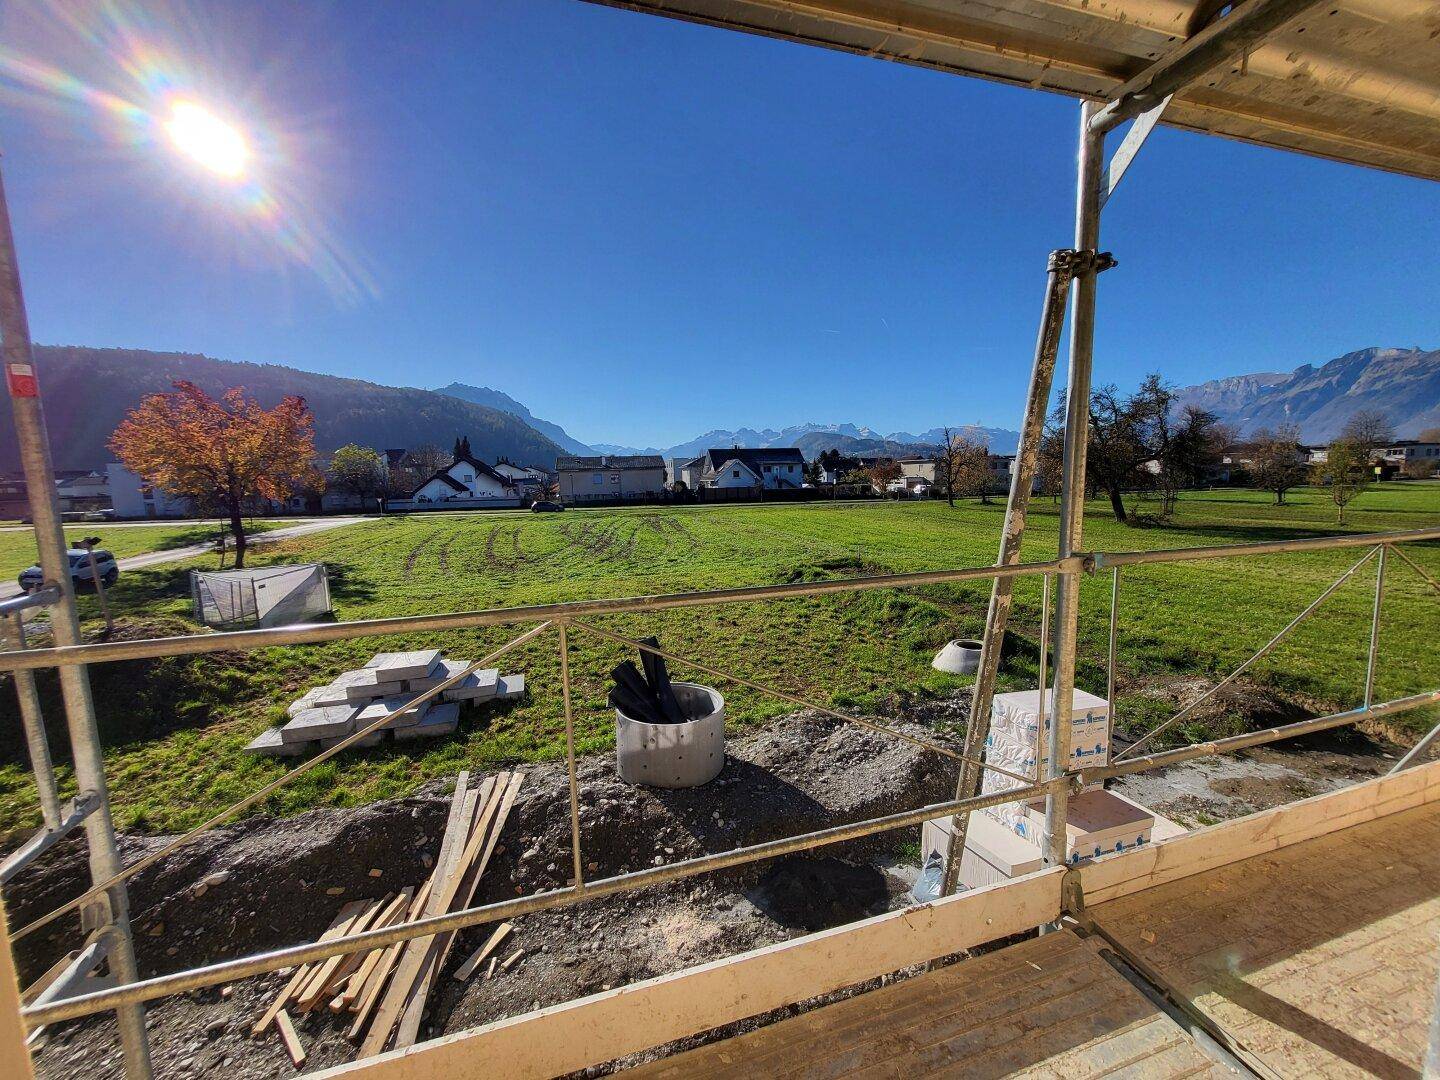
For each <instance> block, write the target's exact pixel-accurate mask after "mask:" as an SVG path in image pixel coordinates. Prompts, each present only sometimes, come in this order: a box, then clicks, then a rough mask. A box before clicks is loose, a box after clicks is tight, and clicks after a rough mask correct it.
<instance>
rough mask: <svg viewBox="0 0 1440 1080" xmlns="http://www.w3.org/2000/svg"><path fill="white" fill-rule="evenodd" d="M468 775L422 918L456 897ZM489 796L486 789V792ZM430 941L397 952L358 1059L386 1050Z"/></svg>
mask: <svg viewBox="0 0 1440 1080" xmlns="http://www.w3.org/2000/svg"><path fill="white" fill-rule="evenodd" d="M469 781H470V774H469V773H464V772H462V773H461V774H460V779H459V782H458V783H457V784H456V785H455V797H454V798H453V799H452V800H451V803H450V818H449V820H448V821H447V822H446V825H445V838H444V840H443V841H442V842H441V844H440V855H441V857H440V859H439V860H437V861H436V863H435V873H434V874H433V875H432V876H431V879H430V880H431V889H430V896H429V899H427V900H426V902H425V915H426V916H431V915H439V914H442V913H443V912H444V911H445V910H446V908H447V907H448V906H449V903H450V900H451V898H452V897H453V896H454V895H455V894H454V888H453V886H452V884H451V882H452V881H453V880H454V879H455V878H456V877H457V876H458V875H457V874H456V867H457V866H458V864H459V862H460V858H461V855H462V853H463V852H462V845H463V844H464V843H465V840H464V838H465V837H466V836H468V835H469V834H470V824H471V821H470V819H468V818H466V817H465V808H466V807H467V806H468V807H469V808H470V813H471V815H472V816H473V814H474V807H475V799H476V797H477V796H478V792H468V793H467V791H466V785H468V784H469ZM486 783H487V784H489V785H491V787H493V785H494V781H493V779H492V780H488V781H487V782H486ZM485 794H486V796H487V797H488V795H489V789H487V790H486V792H485ZM430 940H431V939H430V938H411V939H410V940H409V941H407V942H406V943H405V945H404V947H403V948H402V950H401V952H400V960H399V962H398V963H397V964H396V965H395V974H394V975H392V976H391V978H390V985H389V987H388V988H386V990H385V996H384V997H383V998H382V999H381V1001H380V1008H379V1009H378V1010H376V1013H375V1020H374V1022H373V1023H372V1024H371V1025H370V1030H369V1032H368V1033H367V1034H366V1036H365V1041H364V1043H362V1044H361V1046H360V1056H361V1057H362V1058H364V1057H370V1056H372V1055H374V1054H378V1053H380V1051H382V1050H384V1049H385V1044H386V1043H387V1042H389V1041H390V1032H391V1031H393V1030H394V1028H395V1025H396V1023H398V1022H399V1020H400V1015H401V1013H402V1012H403V1011H404V1009H405V1004H406V1002H407V1001H409V998H410V989H411V987H413V986H414V985H415V980H416V979H417V978H418V977H419V975H420V971H421V967H422V965H423V964H424V963H425V956H426V953H427V952H428V951H429V948H430Z"/></svg>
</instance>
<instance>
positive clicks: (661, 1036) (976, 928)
mask: <svg viewBox="0 0 1440 1080" xmlns="http://www.w3.org/2000/svg"><path fill="white" fill-rule="evenodd" d="M1064 874H1065V870H1064V868H1062V867H1052V868H1050V869H1048V870H1040V871H1037V872H1036V873H1034V874H1030V875H1028V876H1026V877H1023V878H1018V879H1016V880H1015V881H1010V882H1006V883H1005V884H1003V885H994V886H991V887H989V888H984V889H976V890H973V891H970V892H964V893H960V894H959V895H957V896H949V897H946V898H945V899H943V900H937V901H935V902H934V903H932V904H925V905H922V906H920V907H915V908H909V909H907V910H905V911H895V912H890V913H888V914H885V915H878V916H876V917H875V918H872V919H864V920H862V921H860V922H857V923H852V924H850V925H848V926H841V927H837V928H835V929H833V930H824V931H821V932H820V933H818V934H810V935H808V936H806V937H801V938H796V939H795V940H793V941H785V942H781V943H780V944H778V945H771V946H768V947H766V948H763V949H757V950H755V951H754V952H749V953H743V954H741V955H739V956H733V957H726V958H725V959H722V960H716V961H713V962H712V963H709V964H703V965H701V966H699V967H694V968H688V969H686V970H685V971H677V972H674V973H673V974H670V975H662V976H660V977H658V978H654V979H647V980H645V981H644V982H639V983H635V984H634V985H632V986H625V987H621V988H620V989H618V990H608V991H606V992H604V993H601V994H595V995H592V996H590V997H587V998H581V999H580V1000H578V1001H571V1002H567V1003H565V1004H563V1005H556V1006H552V1007H551V1008H548V1009H542V1010H540V1011H539V1012H534V1013H528V1014H526V1015H524V1016H516V1017H511V1018H509V1019H506V1020H501V1021H498V1022H496V1023H493V1024H487V1025H485V1026H484V1027H480V1028H476V1029H475V1030H474V1031H468V1032H460V1033H457V1034H455V1035H447V1036H444V1037H443V1038H439V1039H433V1040H431V1041H429V1042H425V1043H421V1044H419V1045H417V1046H412V1047H407V1048H406V1049H403V1050H393V1051H391V1052H390V1053H387V1054H384V1055H382V1056H380V1057H376V1058H370V1059H368V1060H362V1061H356V1062H351V1063H350V1064H348V1065H340V1066H337V1067H335V1068H333V1069H329V1070H325V1071H322V1072H319V1073H316V1074H315V1076H317V1077H324V1078H333V1077H347V1078H351V1077H357V1076H361V1075H364V1076H365V1077H366V1080H441V1078H443V1080H493V1078H494V1077H496V1076H504V1077H505V1078H506V1080H540V1078H542V1077H553V1076H557V1075H562V1074H565V1073H570V1072H574V1071H576V1070H578V1069H583V1068H585V1067H586V1066H587V1065H593V1064H597V1063H600V1062H605V1061H611V1060H614V1059H615V1058H619V1057H624V1056H626V1055H627V1054H633V1053H637V1052H638V1051H641V1050H646V1049H649V1048H650V1047H652V1046H659V1045H661V1044H663V1043H667V1042H671V1041H673V1040H675V1039H679V1038H683V1037H684V1036H686V1035H693V1034H695V1033H696V1032H700V1031H708V1030H709V1029H710V1028H713V1027H719V1026H720V1025H722V1024H729V1023H733V1022H734V1021H737V1020H743V1019H745V1018H746V1017H750V1016H756V1015H758V1014H760V1013H764V1012H768V1011H769V1010H771V1009H776V1008H779V1007H780V1006H782V1005H788V1004H790V1003H792V1002H796V1001H804V1000H806V999H807V998H812V997H816V996H817V995H820V994H826V993H829V992H831V991H832V990H838V989H840V988H842V987H845V986H851V985H854V984H855V983H859V982H864V981H865V980H867V979H872V978H875V977H877V976H879V975H884V974H888V973H889V972H892V971H898V970H899V969H900V968H903V967H908V966H910V965H911V964H919V963H923V962H925V961H926V960H931V959H934V958H935V957H938V956H945V955H948V954H949V953H953V952H956V951H958V950H961V949H967V948H971V947H973V946H975V945H980V944H982V943H984V942H987V941H993V940H995V939H997V938H1002V937H1007V936H1009V935H1010V934H1018V933H1022V932H1024V931H1026V930H1030V929H1033V928H1034V927H1036V926H1038V925H1039V924H1041V923H1045V922H1051V921H1053V920H1054V919H1056V918H1058V917H1059V914H1060V879H1061V878H1062V877H1063V876H1064Z"/></svg>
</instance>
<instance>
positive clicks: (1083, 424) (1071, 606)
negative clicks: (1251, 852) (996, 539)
mask: <svg viewBox="0 0 1440 1080" xmlns="http://www.w3.org/2000/svg"><path fill="white" fill-rule="evenodd" d="M1099 109H1100V107H1099V106H1098V105H1096V104H1095V103H1094V102H1089V101H1087V102H1084V103H1083V104H1082V105H1081V106H1080V149H1079V160H1078V162H1077V170H1076V191H1075V248H1076V250H1077V251H1080V252H1086V251H1091V252H1093V251H1097V250H1098V248H1099V244H1100V177H1101V170H1102V168H1103V167H1104V164H1105V160H1104V159H1105V134H1104V132H1102V131H1095V130H1093V129H1092V126H1091V123H1090V121H1091V120H1092V119H1093V117H1094V116H1095V114H1096V113H1097V112H1099ZM1098 272H1099V268H1098V267H1092V268H1091V270H1090V272H1089V273H1085V274H1079V275H1077V276H1076V278H1075V282H1074V284H1073V285H1072V290H1073V292H1074V296H1073V299H1074V304H1073V310H1072V313H1071V316H1070V375H1069V383H1068V390H1067V402H1066V409H1065V474H1064V475H1065V480H1064V487H1063V488H1062V489H1061V495H1060V554H1061V557H1062V558H1063V557H1066V556H1070V555H1073V554H1075V553H1076V552H1079V551H1082V550H1083V549H1084V548H1083V545H1084V524H1085V453H1086V448H1087V447H1086V444H1087V441H1088V438H1089V433H1090V368H1091V361H1092V360H1093V357H1094V348H1095V285H1096V277H1097V274H1098ZM1082 572H1083V571H1082V570H1081V569H1080V568H1079V567H1075V566H1069V567H1067V568H1066V569H1065V571H1063V572H1062V573H1061V574H1060V581H1059V586H1060V587H1059V589H1058V590H1057V591H1058V594H1059V595H1058V596H1057V598H1056V605H1055V648H1054V650H1053V651H1054V656H1055V693H1054V696H1053V697H1052V698H1051V699H1050V717H1051V720H1050V768H1049V775H1050V776H1051V777H1056V776H1060V775H1062V774H1064V773H1065V771H1066V770H1067V769H1068V768H1069V762H1070V713H1071V705H1072V701H1073V698H1074V693H1075V646H1076V638H1077V635H1078V632H1079V620H1080V575H1081V573H1082ZM1040 692H1041V694H1042V695H1043V694H1044V693H1045V687H1043V686H1042V687H1041V688H1040ZM1069 802H1070V796H1069V792H1068V791H1066V790H1065V789H1064V788H1063V787H1061V788H1056V789H1055V790H1054V791H1052V792H1051V793H1050V794H1049V795H1047V796H1046V797H1045V832H1044V834H1043V837H1042V840H1041V844H1040V851H1041V855H1042V856H1043V858H1044V861H1045V864H1046V865H1048V866H1057V865H1063V864H1064V862H1065V814H1066V810H1067V809H1068V807H1069Z"/></svg>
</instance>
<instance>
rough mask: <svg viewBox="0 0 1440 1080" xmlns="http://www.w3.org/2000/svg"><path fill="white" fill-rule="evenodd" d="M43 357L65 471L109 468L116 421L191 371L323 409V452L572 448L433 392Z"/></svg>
mask: <svg viewBox="0 0 1440 1080" xmlns="http://www.w3.org/2000/svg"><path fill="white" fill-rule="evenodd" d="M35 362H36V367H37V369H38V370H39V372H40V386H41V389H42V391H43V392H44V394H45V420H46V426H47V428H48V429H49V432H50V448H51V454H52V456H53V458H54V462H55V468H57V469H103V468H104V467H105V463H106V462H108V461H114V460H115V455H114V454H112V453H110V451H109V450H108V449H107V448H106V445H105V444H106V443H107V442H108V441H109V439H110V434H111V432H113V431H114V430H115V427H116V425H118V424H119V423H120V421H121V420H122V419H123V418H124V416H125V414H126V413H127V412H128V411H129V410H130V409H133V408H134V407H135V406H136V405H137V404H139V402H140V399H141V398H143V397H145V396H147V395H149V394H156V393H162V392H164V391H167V390H169V389H171V384H172V382H173V381H174V380H175V379H188V380H189V381H190V382H193V383H195V384H196V385H197V386H199V387H200V388H201V389H202V390H204V391H205V392H206V393H207V394H210V395H212V396H216V395H219V394H220V393H222V392H223V391H224V390H225V389H226V388H228V387H232V386H243V387H244V388H245V389H246V391H247V392H249V393H250V394H252V395H253V396H254V397H255V398H256V399H257V400H258V401H259V402H260V403H261V404H262V405H264V406H266V407H267V408H268V407H270V406H273V405H275V404H276V403H278V402H279V401H280V399H281V398H283V397H284V396H285V395H287V394H299V395H301V396H303V397H304V398H305V400H306V402H307V403H309V405H310V407H311V409H312V410H314V413H315V444H316V446H317V447H318V448H319V449H320V450H321V451H327V452H328V451H331V450H334V449H336V448H337V447H340V446H343V445H345V444H346V443H351V442H353V443H359V444H360V445H362V446H372V447H375V448H376V449H377V450H384V449H387V448H389V447H405V448H407V449H408V448H412V447H416V446H421V445H424V444H434V445H437V446H440V447H443V448H445V449H449V447H450V445H451V444H452V442H453V441H454V440H455V439H456V438H457V437H459V436H461V435H468V436H469V438H470V445H471V446H472V447H473V449H474V451H475V453H477V454H478V455H480V456H481V457H483V458H485V459H487V460H489V461H494V460H495V459H496V458H497V457H502V456H503V457H507V458H509V459H510V460H511V461H516V462H519V463H521V464H526V465H540V466H544V467H545V468H554V465H555V456H556V455H557V454H560V453H563V452H564V451H562V450H561V449H560V447H558V446H557V445H556V444H555V443H553V442H552V441H551V440H550V439H548V438H546V437H545V436H544V435H542V434H541V433H540V432H538V431H536V430H535V429H534V428H532V427H529V426H528V425H526V424H525V423H523V422H522V421H521V420H519V419H517V418H516V417H515V416H514V415H512V414H511V413H509V412H506V411H502V410H500V409H492V408H489V407H487V406H484V405H477V404H474V403H472V402H468V401H462V400H460V399H459V398H455V397H451V396H449V395H447V394H437V393H434V392H433V391H430V390H416V389H413V388H410V387H396V386H380V385H378V384H376V383H370V382H363V381H361V380H360V379H344V378H340V377H339V376H336V375H319V374H316V373H315V372H311V371H300V370H298V369H296V368H291V367H281V366H279V365H277V364H246V363H236V362H234V361H230V360H215V359H212V358H211V357H208V356H200V355H197V354H194V353H162V352H147V351H145V350H142V349H92V348H84V347H79V346H70V345H61V346H54V345H37V346H36V347H35ZM19 468H20V455H19V449H18V447H17V446H16V442H15V424H14V420H13V418H12V416H11V412H10V410H9V409H8V408H0V471H4V472H14V471H17V470H18V469H19Z"/></svg>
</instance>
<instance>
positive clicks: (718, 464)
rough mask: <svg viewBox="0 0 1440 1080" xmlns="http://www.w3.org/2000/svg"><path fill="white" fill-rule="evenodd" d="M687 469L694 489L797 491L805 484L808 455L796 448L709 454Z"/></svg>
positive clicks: (718, 451)
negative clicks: (691, 475)
mask: <svg viewBox="0 0 1440 1080" xmlns="http://www.w3.org/2000/svg"><path fill="white" fill-rule="evenodd" d="M686 468H687V469H688V470H689V471H690V472H691V473H692V474H693V475H694V476H695V481H696V482H695V483H694V484H693V485H691V486H692V487H715V488H744V487H749V488H765V489H769V490H771V491H783V490H787V489H789V490H796V489H799V488H801V487H803V486H804V484H805V455H804V454H802V453H801V452H800V449H799V448H798V447H795V446H767V447H762V448H759V449H745V448H742V447H739V446H732V447H731V448H730V449H728V450H707V451H705V453H704V454H702V455H701V456H700V457H698V458H696V459H695V460H694V461H692V462H690V464H689V465H688V466H686Z"/></svg>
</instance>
